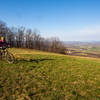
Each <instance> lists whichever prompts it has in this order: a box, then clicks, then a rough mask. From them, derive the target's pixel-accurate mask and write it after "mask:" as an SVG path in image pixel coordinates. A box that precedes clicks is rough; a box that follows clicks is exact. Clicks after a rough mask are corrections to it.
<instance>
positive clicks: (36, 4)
mask: <svg viewBox="0 0 100 100" xmlns="http://www.w3.org/2000/svg"><path fill="white" fill-rule="evenodd" d="M0 20H2V21H4V22H6V23H7V26H9V27H12V26H15V27H21V26H24V27H26V28H31V29H33V30H34V29H38V30H39V31H40V34H41V35H42V36H43V37H59V38H60V40H62V41H100V0H0Z"/></svg>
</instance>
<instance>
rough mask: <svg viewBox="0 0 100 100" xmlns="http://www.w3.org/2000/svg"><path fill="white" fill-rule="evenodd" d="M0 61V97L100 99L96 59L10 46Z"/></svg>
mask: <svg viewBox="0 0 100 100" xmlns="http://www.w3.org/2000/svg"><path fill="white" fill-rule="evenodd" d="M9 51H10V52H13V54H14V55H15V56H16V62H15V63H14V64H8V63H7V62H6V61H0V100H100V60H99V59H97V60H96V59H89V58H88V59H87V58H80V57H70V56H63V55H60V54H53V53H44V52H39V51H34V50H33V51H32V50H29V49H26V50H24V49H11V50H9Z"/></svg>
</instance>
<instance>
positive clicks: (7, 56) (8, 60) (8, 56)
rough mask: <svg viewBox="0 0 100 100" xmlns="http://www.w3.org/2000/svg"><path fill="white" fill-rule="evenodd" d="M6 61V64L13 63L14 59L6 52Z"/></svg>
mask: <svg viewBox="0 0 100 100" xmlns="http://www.w3.org/2000/svg"><path fill="white" fill-rule="evenodd" d="M6 60H7V62H8V63H14V61H15V57H14V56H13V54H11V53H9V52H7V53H6Z"/></svg>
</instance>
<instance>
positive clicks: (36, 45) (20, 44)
mask: <svg viewBox="0 0 100 100" xmlns="http://www.w3.org/2000/svg"><path fill="white" fill-rule="evenodd" d="M0 35H1V36H4V37H5V40H6V41H7V42H8V43H9V44H10V45H11V47H16V48H30V49H36V50H42V51H48V52H56V53H62V54H65V52H66V48H65V46H64V44H63V43H62V42H61V41H60V40H59V39H58V38H56V37H55V38H44V37H42V36H41V35H40V34H39V32H38V31H37V30H34V31H32V30H31V29H25V28H24V27H20V28H15V27H12V28H8V27H7V26H6V24H5V23H4V22H2V21H0Z"/></svg>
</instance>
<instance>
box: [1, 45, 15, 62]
mask: <svg viewBox="0 0 100 100" xmlns="http://www.w3.org/2000/svg"><path fill="white" fill-rule="evenodd" d="M0 50H1V51H0V59H1V60H3V59H5V60H6V61H7V62H8V63H14V61H15V57H14V55H13V54H12V53H10V52H9V51H8V50H7V48H3V47H0Z"/></svg>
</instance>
